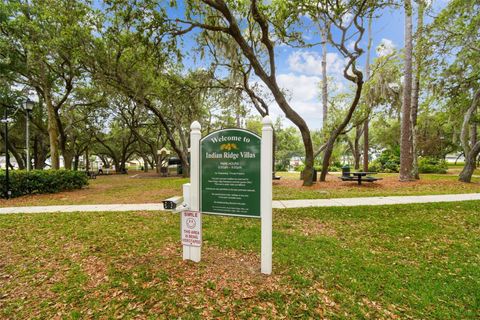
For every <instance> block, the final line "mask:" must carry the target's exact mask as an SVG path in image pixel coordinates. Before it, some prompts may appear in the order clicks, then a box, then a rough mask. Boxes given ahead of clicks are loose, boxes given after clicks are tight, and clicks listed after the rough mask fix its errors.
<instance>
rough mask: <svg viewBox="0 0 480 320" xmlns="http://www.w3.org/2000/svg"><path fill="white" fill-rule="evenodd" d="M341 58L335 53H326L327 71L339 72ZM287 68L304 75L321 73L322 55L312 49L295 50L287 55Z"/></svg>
mask: <svg viewBox="0 0 480 320" xmlns="http://www.w3.org/2000/svg"><path fill="white" fill-rule="evenodd" d="M343 64H344V62H343V59H342V58H340V56H339V55H338V54H337V53H331V52H328V53H327V72H328V73H339V72H342V69H343ZM288 66H289V69H290V70H291V71H293V72H298V73H302V74H306V75H318V76H319V75H321V74H322V56H321V55H320V54H319V53H318V52H314V51H295V52H293V53H292V54H290V56H289V57H288Z"/></svg>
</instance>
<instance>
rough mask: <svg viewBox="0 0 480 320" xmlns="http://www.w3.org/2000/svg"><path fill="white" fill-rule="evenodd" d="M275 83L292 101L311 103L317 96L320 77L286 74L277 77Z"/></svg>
mask: <svg viewBox="0 0 480 320" xmlns="http://www.w3.org/2000/svg"><path fill="white" fill-rule="evenodd" d="M277 81H278V84H279V86H280V87H281V88H282V89H286V90H287V91H288V93H289V96H290V97H291V99H292V100H296V101H311V100H313V99H315V98H316V97H317V96H318V91H319V82H320V77H317V76H307V75H295V74H293V73H287V74H280V75H278V77H277Z"/></svg>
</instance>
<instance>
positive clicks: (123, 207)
mask: <svg viewBox="0 0 480 320" xmlns="http://www.w3.org/2000/svg"><path fill="white" fill-rule="evenodd" d="M469 200H480V193H468V194H445V195H432V196H390V197H368V198H334V199H306V200H275V201H273V202H272V207H273V208H275V209H288V208H307V207H354V206H381V205H388V204H408V203H429V202H457V201H469ZM160 210H163V204H162V203H141V204H94V205H65V206H46V207H40V206H39V207H8V208H0V214H9V213H45V212H78V211H82V212H96V211H98V212H100V211H116V212H118V211H160Z"/></svg>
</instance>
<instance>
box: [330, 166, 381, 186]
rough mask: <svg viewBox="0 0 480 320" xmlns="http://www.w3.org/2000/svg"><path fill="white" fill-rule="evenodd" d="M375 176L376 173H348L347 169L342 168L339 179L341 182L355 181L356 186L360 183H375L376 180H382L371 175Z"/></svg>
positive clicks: (348, 169)
mask: <svg viewBox="0 0 480 320" xmlns="http://www.w3.org/2000/svg"><path fill="white" fill-rule="evenodd" d="M374 174H377V173H376V172H364V171H358V172H350V168H349V167H344V168H342V176H341V177H339V178H340V179H342V181H356V182H357V183H358V185H361V184H362V181H364V182H365V181H366V182H375V181H378V180H382V178H375V177H372V176H371V175H374Z"/></svg>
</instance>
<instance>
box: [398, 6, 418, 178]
mask: <svg viewBox="0 0 480 320" xmlns="http://www.w3.org/2000/svg"><path fill="white" fill-rule="evenodd" d="M404 77H405V80H404V89H403V104H402V117H401V134H400V135H401V136H400V181H412V180H414V179H415V176H414V175H413V146H412V144H413V143H412V117H411V110H412V108H411V107H412V2H411V0H405V69H404Z"/></svg>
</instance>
